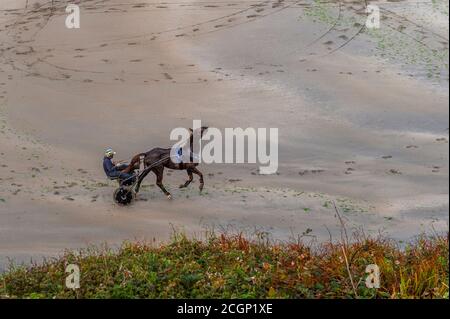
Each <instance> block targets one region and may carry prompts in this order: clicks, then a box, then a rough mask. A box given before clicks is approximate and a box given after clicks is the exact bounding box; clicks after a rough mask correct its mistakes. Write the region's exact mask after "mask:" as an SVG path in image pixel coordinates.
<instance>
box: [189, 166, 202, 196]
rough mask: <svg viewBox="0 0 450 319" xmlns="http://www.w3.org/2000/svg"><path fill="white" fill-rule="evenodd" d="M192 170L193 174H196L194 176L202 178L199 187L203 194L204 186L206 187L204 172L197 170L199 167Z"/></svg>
mask: <svg viewBox="0 0 450 319" xmlns="http://www.w3.org/2000/svg"><path fill="white" fill-rule="evenodd" d="M191 170H192V173H194V174H196V175H198V177H200V186H199V189H200V192H201V191H202V190H203V186H204V185H205V182H204V181H203V174H202V172H200V171H199V170H198V169H197V167H194V168H192V169H191Z"/></svg>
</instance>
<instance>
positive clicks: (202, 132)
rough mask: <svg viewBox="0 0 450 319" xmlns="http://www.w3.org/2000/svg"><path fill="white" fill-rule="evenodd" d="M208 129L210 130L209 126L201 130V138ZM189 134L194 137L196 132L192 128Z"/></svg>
mask: <svg viewBox="0 0 450 319" xmlns="http://www.w3.org/2000/svg"><path fill="white" fill-rule="evenodd" d="M207 129H208V126H202V127H201V128H200V136H203V134H204V133H205V132H206V130H207ZM189 132H190V133H191V137H192V136H193V134H194V130H193V129H192V128H190V129H189Z"/></svg>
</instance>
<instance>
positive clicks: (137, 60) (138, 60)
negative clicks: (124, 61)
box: [130, 59, 142, 63]
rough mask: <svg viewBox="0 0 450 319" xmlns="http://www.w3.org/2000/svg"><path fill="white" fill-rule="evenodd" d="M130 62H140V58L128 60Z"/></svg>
mask: <svg viewBox="0 0 450 319" xmlns="http://www.w3.org/2000/svg"><path fill="white" fill-rule="evenodd" d="M130 62H131V63H136V62H142V60H141V59H136V60H130Z"/></svg>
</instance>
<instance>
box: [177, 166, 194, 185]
mask: <svg viewBox="0 0 450 319" xmlns="http://www.w3.org/2000/svg"><path fill="white" fill-rule="evenodd" d="M186 172H187V174H188V176H189V179H188V180H187V181H186V183H184V184H181V185H180V188H185V187H188V186H189V184H190V183H191V182H192V180H193V179H194V176H193V175H192V170H191V169H190V168H188V169H187V170H186Z"/></svg>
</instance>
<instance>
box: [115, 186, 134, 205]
mask: <svg viewBox="0 0 450 319" xmlns="http://www.w3.org/2000/svg"><path fill="white" fill-rule="evenodd" d="M135 197H136V193H135V192H134V190H133V189H131V188H126V187H119V188H118V189H116V190H115V192H114V201H115V202H116V203H117V204H119V205H121V206H126V205H129V204H131V202H132V201H133V199H134V198H135Z"/></svg>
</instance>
